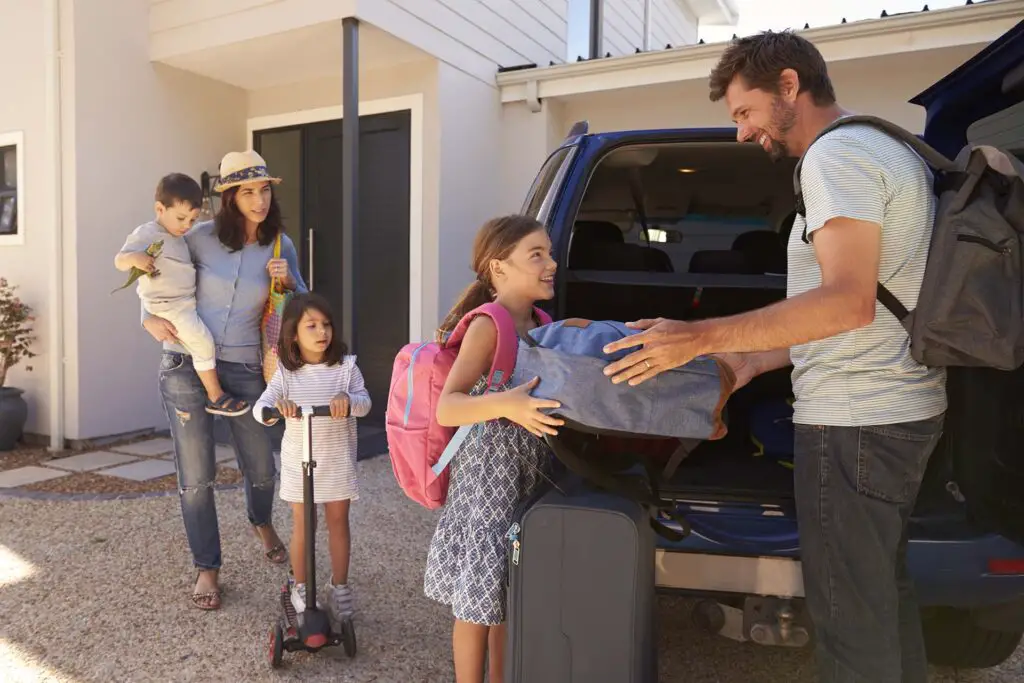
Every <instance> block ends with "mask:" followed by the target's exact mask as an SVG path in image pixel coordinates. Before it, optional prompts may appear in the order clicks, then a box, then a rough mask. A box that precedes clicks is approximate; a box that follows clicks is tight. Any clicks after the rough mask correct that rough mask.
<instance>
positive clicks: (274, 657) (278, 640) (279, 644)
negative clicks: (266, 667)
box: [267, 624, 284, 669]
mask: <svg viewBox="0 0 1024 683" xmlns="http://www.w3.org/2000/svg"><path fill="white" fill-rule="evenodd" d="M267 656H268V657H269V659H270V668H272V669H276V668H278V667H280V666H281V660H282V659H283V658H284V634H283V633H281V624H274V627H273V628H272V629H270V646H269V647H268V648H267Z"/></svg>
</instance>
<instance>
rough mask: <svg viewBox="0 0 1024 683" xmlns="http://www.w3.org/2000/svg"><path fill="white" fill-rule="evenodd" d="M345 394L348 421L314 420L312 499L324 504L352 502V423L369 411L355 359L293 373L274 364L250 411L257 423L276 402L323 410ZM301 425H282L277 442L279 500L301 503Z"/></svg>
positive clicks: (296, 421) (298, 421)
mask: <svg viewBox="0 0 1024 683" xmlns="http://www.w3.org/2000/svg"><path fill="white" fill-rule="evenodd" d="M342 392H344V393H346V394H348V397H349V403H350V405H351V409H350V414H349V417H345V418H341V419H339V420H335V419H333V418H330V417H314V418H313V459H314V460H316V469H314V470H313V494H314V497H313V500H314V502H316V503H329V502H332V501H338V500H357V499H358V498H359V481H358V479H357V478H356V442H357V440H356V418H357V417H366V415H367V414H368V413H369V412H370V395H369V394H368V393H367V391H366V386H365V384H364V383H363V375H362V373H361V372H359V368H358V367H356V357H355V356H345V357H344V359H342V362H340V363H338V364H337V365H333V366H328V365H324V364H319V365H303V366H302V367H301V368H299V369H298V370H296V371H295V372H292V371H290V370H287V369H286V368H285V367H284V366H283V365H281V364H278V366H277V372H275V373H274V376H273V378H271V380H270V384H269V385H267V389H266V391H264V392H263V395H262V396H261V397H260V400H259V401H257V402H256V405H255V406H253V414H254V415H255V416H256V419H257V420H261V421H262V414H263V408H264V407H268V408H272V407H274V403H275V402H277V401H278V400H280V399H288V400H290V401H293V402H294V403H296V404H298V405H299V406H300V407H301V406H304V405H306V406H312V405H327V404H329V403H330V402H331V400H332V399H333V398H334V397H335V396H337V395H338V394H340V393H342ZM302 436H303V434H302V420H301V419H291V420H288V421H287V423H286V424H285V431H284V439H283V440H282V441H281V492H280V496H281V500H284V501H287V502H289V503H301V502H302Z"/></svg>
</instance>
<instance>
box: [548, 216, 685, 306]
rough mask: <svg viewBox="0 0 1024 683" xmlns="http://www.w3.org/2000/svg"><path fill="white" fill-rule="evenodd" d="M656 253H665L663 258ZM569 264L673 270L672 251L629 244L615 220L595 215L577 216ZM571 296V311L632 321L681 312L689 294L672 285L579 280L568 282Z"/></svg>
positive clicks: (571, 266)
mask: <svg viewBox="0 0 1024 683" xmlns="http://www.w3.org/2000/svg"><path fill="white" fill-rule="evenodd" d="M656 254H661V256H663V257H664V260H661V257H659V256H657V255H656ZM659 261H660V264H659ZM666 261H667V262H668V263H667V265H668V269H667V270H666V267H665V262H666ZM568 266H569V269H570V270H606V271H633V272H671V260H669V258H668V254H665V253H664V252H662V251H660V250H656V249H649V248H647V247H642V246H640V245H637V244H627V243H626V241H625V238H624V236H623V234H622V230H621V229H619V227H618V226H617V225H615V224H614V223H611V222H608V221H593V220H581V221H577V222H576V224H575V226H574V227H573V237H572V241H571V242H570V247H569V258H568ZM567 298H568V300H567V309H568V314H569V315H572V316H576V317H581V318H589V319H592V320H602V319H607V320H619V321H628V320H636V319H638V318H647V317H658V316H665V317H671V316H673V315H674V314H676V313H678V312H679V304H680V302H682V301H685V300H686V298H687V294H685V293H680V292H679V291H678V290H677V289H675V288H672V287H657V286H642V285H613V284H604V283H589V282H580V283H570V284H569V287H568V297H567Z"/></svg>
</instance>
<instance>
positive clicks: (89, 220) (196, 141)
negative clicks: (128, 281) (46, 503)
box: [67, 0, 247, 439]
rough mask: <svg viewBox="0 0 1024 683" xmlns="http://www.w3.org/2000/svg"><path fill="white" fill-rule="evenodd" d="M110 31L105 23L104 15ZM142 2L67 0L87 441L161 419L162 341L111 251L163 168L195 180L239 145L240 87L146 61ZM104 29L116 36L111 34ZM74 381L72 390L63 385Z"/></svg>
mask: <svg viewBox="0 0 1024 683" xmlns="http://www.w3.org/2000/svg"><path fill="white" fill-rule="evenodd" d="M112 16H116V17H117V22H118V31H117V32H116V33H113V34H112V33H111V32H110V30H109V27H110V17H112ZM148 21H149V17H148V7H147V6H146V4H145V3H140V2H137V0H91V1H90V2H88V3H84V2H79V3H75V50H74V60H75V116H76V130H75V139H74V146H75V160H74V163H75V169H74V172H75V175H76V177H77V188H76V190H77V191H76V196H75V201H76V205H77V209H76V216H75V217H74V218H75V226H74V229H75V232H76V233H77V235H76V239H75V245H74V253H75V256H76V258H77V274H76V281H75V283H74V285H73V286H72V287H70V289H74V290H75V292H76V294H77V310H78V325H77V335H78V338H77V344H76V345H71V346H69V349H68V352H69V353H68V360H67V373H68V375H69V376H73V377H74V378H75V379H76V383H77V387H72V386H71V383H70V382H69V396H68V398H69V404H70V405H71V406H73V407H74V408H76V409H77V413H71V414H69V415H68V427H67V432H68V433H67V437H68V438H71V439H88V438H92V437H96V436H104V435H110V434H117V433H122V432H126V431H132V430H135V429H145V428H151V427H163V426H166V423H167V419H166V415H165V414H164V412H163V409H162V407H161V405H160V401H159V387H158V385H157V367H158V360H159V354H160V350H159V345H158V344H157V343H156V342H155V341H154V340H153V339H152V338H151V337H150V336H149V335H148V334H147V333H146V332H145V331H144V330H143V329H142V328H141V327H140V323H139V300H138V297H137V296H136V294H135V292H134V291H133V290H132V289H127V290H123V291H120V292H118V293H117V294H115V295H111V294H110V291H111V290H112V289H113V288H114V287H116V286H118V285H119V284H120V283H121V282H122V281H123V279H124V274H123V273H119V272H117V271H116V270H115V269H114V266H113V257H114V254H115V253H116V252H117V250H118V249H119V248H120V247H121V245H122V244H123V242H124V239H125V237H126V236H127V234H128V233H129V232H130V231H131V230H132V229H134V228H135V226H137V225H139V224H140V223H143V222H145V221H147V220H151V219H152V217H153V191H154V188H155V187H156V183H157V181H158V180H159V179H160V177H161V176H162V175H164V174H166V173H168V172H171V171H180V172H183V173H188V174H189V175H192V176H193V177H195V178H196V179H198V177H199V174H200V173H201V172H202V171H204V170H209V171H216V169H217V165H218V163H219V161H220V158H221V156H223V154H224V153H225V152H227V151H229V150H237V149H242V148H243V145H244V143H245V139H244V138H245V121H246V113H247V102H246V98H245V93H244V92H243V91H241V90H238V89H236V88H232V87H230V86H226V85H224V84H222V83H218V82H215V81H212V80H208V79H204V78H201V77H198V76H195V75H192V74H189V73H185V72H182V71H177V70H175V69H171V68H169V67H164V66H162V65H159V64H151V63H150V62H149V59H148V54H147V47H148V46H147V41H146V35H147V31H146V26H147V23H148ZM112 37H113V39H112ZM72 389H73V391H71V390H72Z"/></svg>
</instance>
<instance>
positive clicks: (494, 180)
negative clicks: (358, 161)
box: [424, 64, 502, 320]
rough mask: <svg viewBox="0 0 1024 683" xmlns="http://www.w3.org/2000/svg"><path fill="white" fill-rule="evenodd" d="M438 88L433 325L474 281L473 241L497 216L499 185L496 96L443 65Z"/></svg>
mask: <svg viewBox="0 0 1024 683" xmlns="http://www.w3.org/2000/svg"><path fill="white" fill-rule="evenodd" d="M438 86H439V89H438V105H439V108H440V111H439V117H438V118H439V121H440V123H441V135H440V139H439V151H440V164H439V167H440V178H439V179H440V190H441V192H440V200H441V201H440V206H439V216H438V220H439V222H440V231H439V235H440V239H439V242H438V254H437V256H436V257H435V258H436V260H435V261H434V263H437V265H438V268H439V278H438V292H437V302H438V310H437V314H435V318H433V319H437V320H439V319H440V318H441V317H443V316H444V315H445V314H446V313H447V312H448V309H449V308H450V307H451V305H452V304H453V303H454V301H455V299H456V297H457V296H458V294H459V293H460V292H461V291H462V290H463V289H464V288H465V287H466V286H467V285H469V284H470V283H471V282H472V281H473V279H474V277H475V276H474V274H473V271H472V269H471V267H470V262H471V251H472V246H473V237H474V236H475V235H476V232H477V230H478V229H479V227H480V226H481V225H482V224H483V223H484V222H485V221H487V220H488V219H490V218H492V217H494V216H495V215H497V214H498V213H499V211H498V197H499V196H500V191H501V180H502V173H501V168H500V166H499V164H500V163H501V162H500V159H501V104H500V102H499V101H498V97H497V92H496V91H494V90H493V89H491V88H489V87H487V86H485V85H484V84H482V83H479V82H478V81H476V80H475V79H472V78H470V77H469V76H467V75H466V74H464V73H462V72H460V71H458V70H456V69H453V68H452V67H450V66H448V65H446V64H441V65H440V70H439V79H438ZM425 258H430V257H429V256H426V254H425ZM424 318H425V319H427V320H431V319H432V318H431V317H430V316H429V315H424Z"/></svg>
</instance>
